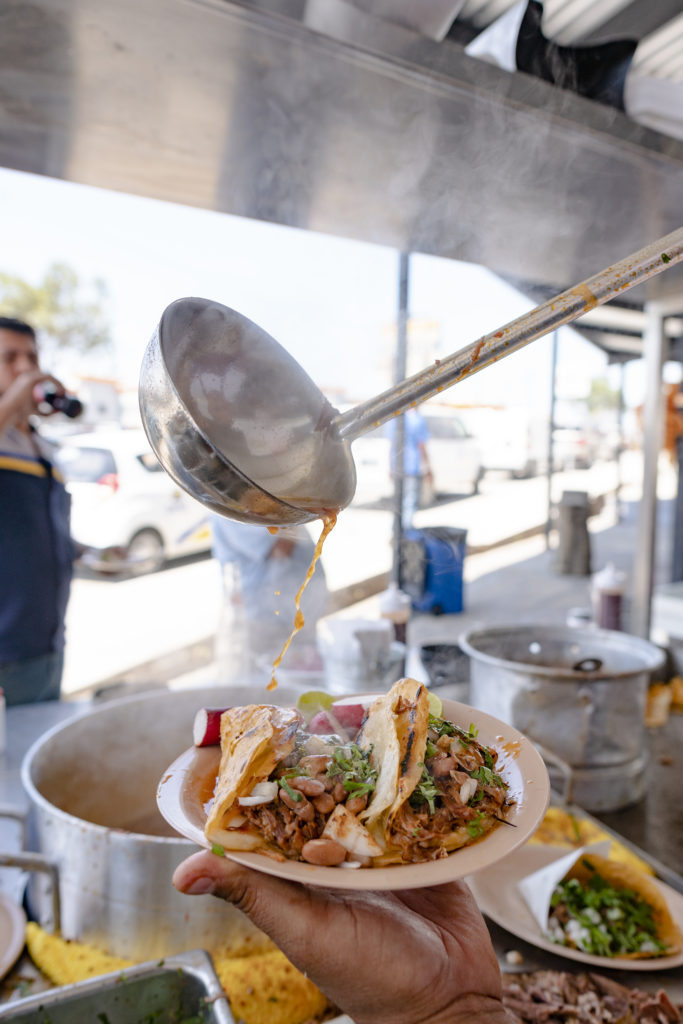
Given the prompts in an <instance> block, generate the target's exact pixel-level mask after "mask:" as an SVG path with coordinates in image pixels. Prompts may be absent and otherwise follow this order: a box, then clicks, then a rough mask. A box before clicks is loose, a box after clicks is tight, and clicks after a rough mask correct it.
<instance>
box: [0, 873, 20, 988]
mask: <svg viewBox="0 0 683 1024" xmlns="http://www.w3.org/2000/svg"><path fill="white" fill-rule="evenodd" d="M25 941H26V914H25V913H24V911H23V910H22V908H21V907H20V906H19V905H18V904H17V903H15V902H14V901H13V900H11V899H10V898H9V897H8V896H6V895H5V894H4V893H2V892H0V978H4V977H5V975H6V974H7V972H8V971H9V970H11V969H12V967H14V964H15V963H16V962H17V960H18V959H19V954H20V953H21V951H22V949H23V948H24V943H25Z"/></svg>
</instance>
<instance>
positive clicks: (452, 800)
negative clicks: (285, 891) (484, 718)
mask: <svg viewBox="0 0 683 1024" xmlns="http://www.w3.org/2000/svg"><path fill="white" fill-rule="evenodd" d="M496 759H497V755H496V752H495V751H494V750H491V749H489V748H487V747H485V746H482V745H481V744H479V743H478V742H477V739H476V729H474V727H473V726H470V727H469V729H467V730H465V729H463V728H462V727H460V726H458V725H456V724H454V723H452V722H448V721H446V720H445V719H443V718H440V717H438V716H434V715H432V714H431V713H430V702H429V695H428V693H427V690H426V689H425V687H424V685H423V684H421V683H418V682H416V681H415V680H414V679H401V680H399V681H398V682H397V683H395V684H394V686H392V688H391V689H390V690H389V691H388V693H386V694H384V695H383V696H381V697H378V698H377V699H376V700H375V701H373V703H372V704H370V706H369V707H368V709H367V712H366V715H365V718H364V721H363V724H362V726H361V729H360V731H359V732H358V734H357V735H356V736H354V737H353V738H352V739H348V738H343V737H339V736H336V735H329V736H318V735H311V734H310V733H309V732H308V731H307V729H306V726H305V724H304V721H303V719H302V717H301V715H300V714H299V713H298V712H297V711H296V710H295V709H291V708H290V709H288V708H278V707H274V706H272V705H266V704H252V705H247V706H246V707H242V708H231V709H230V710H229V711H226V712H224V714H223V716H222V718H221V762H220V768H219V774H218V778H217V781H216V788H215V792H214V798H213V800H212V802H211V806H210V809H209V814H208V820H207V822H206V827H205V834H206V836H207V838H208V839H209V840H210V842H211V843H212V844H214V845H216V846H219V847H222V848H224V849H225V850H231V849H240V850H256V851H259V852H261V853H264V854H266V855H268V856H271V857H276V858H278V859H282V858H291V859H296V860H304V861H307V862H309V863H312V864H322V865H340V866H347V867H380V866H385V865H388V864H399V863H411V862H419V861H425V860H433V859H436V858H438V857H444V856H446V855H447V854H448V853H449V852H450V851H452V850H455V849H457V848H458V847H461V846H465V845H468V844H470V843H472V842H475V841H476V840H478V839H480V838H481V837H483V836H484V835H485V834H486V833H487V832H488V831H490V829H491V828H493V827H495V826H496V825H497V824H498V822H499V821H500V820H503V819H504V815H505V812H506V810H507V808H508V806H509V802H508V799H507V789H508V787H507V784H506V782H505V781H504V779H503V777H502V776H501V775H500V774H499V772H498V771H497V770H496Z"/></svg>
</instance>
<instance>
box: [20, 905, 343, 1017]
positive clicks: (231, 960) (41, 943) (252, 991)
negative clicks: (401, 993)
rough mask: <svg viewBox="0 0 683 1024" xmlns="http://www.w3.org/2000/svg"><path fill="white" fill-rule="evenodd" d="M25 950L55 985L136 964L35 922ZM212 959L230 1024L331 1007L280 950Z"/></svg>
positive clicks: (314, 1012)
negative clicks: (228, 1009) (66, 937)
mask: <svg viewBox="0 0 683 1024" xmlns="http://www.w3.org/2000/svg"><path fill="white" fill-rule="evenodd" d="M26 947H27V949H28V952H29V955H30V957H31V959H32V960H33V962H34V964H35V965H36V967H37V968H38V969H39V970H40V971H41V972H42V973H43V974H44V975H45V976H46V977H47V978H49V980H50V981H51V982H52V983H53V984H54V985H71V984H73V983H75V982H77V981H85V980H87V979H88V978H93V977H98V976H100V975H103V974H111V973H114V972H116V971H123V972H125V970H126V969H127V968H129V967H132V966H134V964H135V961H134V960H126V959H124V958H122V957H118V956H110V955H109V954H108V953H103V952H102V951H101V950H99V949H95V948H94V947H93V946H88V945H86V944H85V943H83V942H77V941H75V940H74V941H71V940H67V939H63V938H62V937H61V936H60V935H54V934H51V933H49V932H46V931H44V930H43V929H42V928H41V927H40V926H39V925H37V924H36V923H35V922H34V921H29V922H28V924H27V925H26ZM211 959H212V961H213V965H214V968H215V970H216V974H217V975H218V979H219V981H220V983H221V985H222V986H223V989H224V990H225V994H226V996H227V997H228V1001H229V1003H230V1007H231V1010H232V1013H233V1015H234V1017H235V1020H240V1021H243V1022H244V1024H303V1022H304V1021H310V1020H312V1019H314V1018H318V1017H319V1016H321V1015H322V1014H323V1013H324V1012H325V1010H326V1009H328V1007H329V1005H330V1004H329V1001H328V999H327V998H326V996H324V995H323V993H322V992H321V991H320V989H318V988H316V986H315V985H314V984H313V982H312V981H309V979H308V978H307V977H306V976H305V975H304V974H302V973H301V972H300V971H298V970H297V969H296V967H294V966H293V965H292V964H291V963H290V962H289V960H288V959H287V957H286V956H285V954H284V953H282V952H281V951H280V950H279V949H272V950H269V951H267V952H260V953H257V954H255V955H252V956H242V957H240V956H235V955H234V953H233V952H232V951H229V950H218V951H211Z"/></svg>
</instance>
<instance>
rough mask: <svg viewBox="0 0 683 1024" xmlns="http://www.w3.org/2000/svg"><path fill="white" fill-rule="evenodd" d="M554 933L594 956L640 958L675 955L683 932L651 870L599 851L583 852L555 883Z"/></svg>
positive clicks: (551, 931) (554, 937) (550, 921)
mask: <svg viewBox="0 0 683 1024" xmlns="http://www.w3.org/2000/svg"><path fill="white" fill-rule="evenodd" d="M547 935H548V938H549V939H550V940H551V941H552V942H557V943H558V944H560V945H563V946H570V947H573V948H574V949H579V950H582V951H583V952H584V953H590V954H591V955H593V956H604V957H624V958H626V959H629V960H639V959H644V958H646V957H658V956H669V955H671V954H673V953H677V952H678V951H679V950H680V949H681V948H682V945H683V937H682V936H681V932H680V930H679V928H678V925H677V924H676V922H675V921H674V919H673V917H672V916H671V913H670V911H669V908H668V906H667V903H666V899H665V898H664V895H663V893H662V891H661V889H660V888H659V887H658V886H657V884H656V883H655V882H654V881H653V880H652V878H650V877H649V876H648V875H646V874H644V873H643V872H642V871H639V870H638V869H637V868H634V867H633V866H632V865H630V864H624V863H619V862H618V861H614V860H609V859H607V858H606V857H600V856H598V855H597V854H592V853H591V854H584V855H583V856H581V857H579V858H578V860H577V861H576V863H575V864H574V865H573V867H572V869H571V870H570V871H569V872H568V873H567V875H566V876H565V877H564V878H563V879H562V881H561V882H560V883H559V884H558V885H557V886H556V887H555V889H554V891H553V894H552V897H551V902H550V914H549V918H548V929H547Z"/></svg>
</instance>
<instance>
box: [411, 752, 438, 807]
mask: <svg viewBox="0 0 683 1024" xmlns="http://www.w3.org/2000/svg"><path fill="white" fill-rule="evenodd" d="M440 795H441V794H440V792H439V790H438V789H437V788H436V786H435V785H434V779H433V778H432V777H431V775H430V774H429V772H428V771H427V768H426V767H425V765H424V764H422V776H421V778H420V781H419V782H418V784H417V786H416V787H415V789H414V790H413V792H412V793H411V794H410V806H411V807H412V808H413V809H414V810H417V809H418V808H419V807H420V805H421V804H423V803H425V802H426V803H428V804H429V813H430V814H433V813H434V809H435V808H434V800H435V799H436V797H437V796H440Z"/></svg>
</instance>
